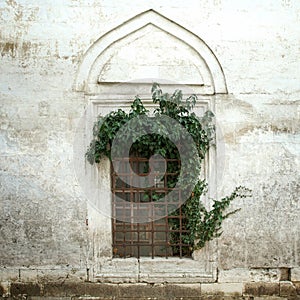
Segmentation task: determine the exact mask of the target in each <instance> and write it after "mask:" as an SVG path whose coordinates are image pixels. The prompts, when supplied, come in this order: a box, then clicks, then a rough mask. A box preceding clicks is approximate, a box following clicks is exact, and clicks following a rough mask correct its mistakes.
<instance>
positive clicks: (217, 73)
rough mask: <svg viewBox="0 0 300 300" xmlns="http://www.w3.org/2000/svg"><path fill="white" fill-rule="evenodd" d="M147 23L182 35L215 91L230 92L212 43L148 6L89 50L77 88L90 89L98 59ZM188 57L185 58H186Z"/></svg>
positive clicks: (213, 91)
mask: <svg viewBox="0 0 300 300" xmlns="http://www.w3.org/2000/svg"><path fill="white" fill-rule="evenodd" d="M147 25H153V26H155V27H157V28H159V29H160V30H162V31H164V32H166V33H168V34H170V35H171V36H173V37H175V38H176V39H178V40H179V41H180V42H181V43H184V44H186V45H187V46H188V47H190V48H191V49H192V50H193V51H194V52H196V53H197V54H198V55H199V57H200V58H201V59H202V60H203V62H204V64H205V65H206V69H207V70H206V72H208V74H209V77H210V82H211V85H212V91H211V93H212V94H224V93H227V87H226V81H225V77H224V73H223V70H222V67H221V65H220V63H219V61H218V59H217V58H216V56H215V55H214V53H213V52H212V50H211V49H210V48H209V47H208V45H207V44H206V43H205V42H204V41H203V40H201V39H200V38H199V37H198V36H197V35H195V34H193V33H192V32H190V31H189V30H187V29H185V28H184V27H182V26H180V25H179V24H177V23H175V22H173V21H171V20H170V19H168V18H166V17H164V16H162V15H161V14H159V13H157V12H156V11H154V10H152V9H151V10H147V11H145V12H143V13H141V14H139V15H136V16H135V17H133V18H131V19H129V20H127V21H126V22H124V23H123V24H121V25H119V26H117V27H116V28H114V29H112V30H110V31H109V32H107V33H106V34H104V35H103V36H101V37H100V38H99V39H98V40H97V41H96V42H95V43H94V44H93V45H92V46H91V47H90V48H89V49H88V50H87V52H86V53H85V55H84V58H83V60H82V63H81V64H80V66H79V70H78V74H77V78H76V82H75V89H76V91H82V92H86V91H87V90H88V83H89V82H90V76H91V72H92V70H93V69H95V63H96V61H99V57H101V55H102V54H103V53H104V52H105V51H106V50H107V49H109V48H110V47H112V46H113V45H114V44H115V43H116V42H118V41H120V40H122V39H123V38H125V37H127V36H129V35H131V34H132V33H135V32H137V31H139V30H142V29H143V28H145V27H146V26H147ZM183 59H184V58H183Z"/></svg>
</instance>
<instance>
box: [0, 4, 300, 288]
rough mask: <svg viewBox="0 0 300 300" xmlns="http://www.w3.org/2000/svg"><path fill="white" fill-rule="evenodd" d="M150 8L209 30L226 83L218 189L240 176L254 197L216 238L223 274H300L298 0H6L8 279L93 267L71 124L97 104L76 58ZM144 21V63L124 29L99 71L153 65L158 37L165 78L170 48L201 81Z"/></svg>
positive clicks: (185, 71)
mask: <svg viewBox="0 0 300 300" xmlns="http://www.w3.org/2000/svg"><path fill="white" fill-rule="evenodd" d="M150 9H152V10H154V11H155V12H157V13H158V14H159V15H162V16H163V17H164V18H166V19H169V20H172V21H174V22H176V23H177V24H179V25H180V26H181V27H182V28H184V29H185V30H187V31H189V32H191V33H192V34H195V35H196V36H198V37H200V38H201V39H202V41H204V43H205V44H206V45H207V46H208V47H209V48H210V49H211V50H212V52H213V53H214V54H215V56H216V57H217V59H218V61H219V63H220V65H221V66H222V70H223V73H224V76H225V78H226V85H227V90H228V93H222V94H217V95H213V97H214V101H215V113H216V119H217V123H218V126H219V127H220V129H221V134H220V136H219V139H220V143H221V144H222V145H223V146H222V147H220V148H217V154H218V159H219V160H220V162H221V163H220V164H219V165H218V166H219V169H218V171H217V173H218V174H217V195H218V197H223V196H225V195H228V194H229V193H230V192H231V191H232V190H233V189H234V187H235V186H238V185H245V186H247V187H249V188H251V189H252V191H253V192H252V193H253V196H252V197H251V198H249V199H243V200H237V201H235V202H234V203H233V205H232V208H241V211H239V212H238V213H237V214H235V215H232V216H231V217H230V218H229V219H227V220H226V221H225V223H224V227H223V229H224V233H223V235H222V236H221V237H220V238H219V239H218V241H217V243H216V244H215V245H214V247H215V251H216V252H217V253H216V266H217V268H218V269H219V270H221V271H220V277H219V280H221V281H222V280H223V281H226V280H228V281H229V282H230V281H232V280H237V279H236V278H240V280H242V279H241V278H243V276H245V278H246V279H247V280H248V278H250V277H249V276H252V277H251V278H252V279H253V280H256V279H257V280H260V279H264V278H265V277H266V278H267V277H268V279H267V280H271V279H270V278H272V274H271V273H272V272H271V273H270V270H273V269H274V270H275V271H274V272H275V275H274V276H275V277H276V276H277V275H276V274H277V273H276V272H277V271H276V270H277V268H283V267H286V268H291V272H292V275H291V276H294V277H293V278H294V279H295V280H296V279H297V280H298V281H300V272H299V268H300V238H299V237H300V218H299V211H300V200H299V190H300V188H299V182H300V180H299V179H300V174H299V169H300V163H299V159H300V133H299V130H300V122H299V119H300V106H299V103H300V60H299V57H300V44H299V41H300V3H299V2H298V1H292V0H277V1H271V0H266V1H258V0H257V1H230V0H214V1H199V0H191V1H179V0H177V1H169V0H167V1H163V2H162V1H155V0H151V1H132V0H131V1H127V0H122V1H111V0H101V1H93V0H87V1H84V0H64V1H42V0H39V1H32V0H7V1H2V2H1V3H0V24H1V25H0V26H1V31H0V52H1V58H0V59H1V64H0V93H1V94H0V113H1V119H0V126H1V127H0V156H1V160H0V200H1V202H0V241H1V247H0V267H1V272H0V281H3V282H6V281H8V280H17V279H18V278H19V279H20V278H21V279H23V278H24V280H25V279H26V280H30V278H36V276H43V274H45V273H47V274H50V275H51V274H52V275H53V276H55V274H58V273H59V272H65V274H69V276H70V277H72V276H74V278H77V279H78V278H82V279H86V278H87V276H88V279H90V276H91V277H92V276H93V272H92V271H91V268H93V266H94V263H95V261H96V262H97V260H99V259H101V257H100V258H99V257H97V253H98V254H99V253H100V252H98V251H97V250H95V249H94V246H93V245H94V242H95V241H94V239H95V238H97V237H95V236H94V235H93V234H91V232H90V231H89V222H88V221H87V220H88V219H89V210H88V205H87V199H86V198H87V197H86V195H85V193H84V192H83V190H82V187H81V186H80V184H79V183H78V180H77V178H76V174H75V170H74V169H75V168H74V155H73V148H74V144H76V145H77V144H78V143H81V141H78V140H76V138H74V137H76V134H75V133H76V128H78V124H79V123H80V120H81V118H82V117H83V116H84V114H85V109H86V108H87V107H88V104H89V97H86V95H85V89H84V88H82V89H80V88H79V89H78V88H76V82H77V81H76V80H78V77H77V76H78V72H79V71H78V70H79V69H80V65H81V63H82V61H83V60H84V57H85V53H87V51H88V49H89V48H90V47H92V45H94V44H95V43H96V41H97V40H98V39H99V38H100V37H101V36H102V35H104V34H105V33H107V32H109V31H110V30H112V29H114V28H116V27H117V28H118V26H119V25H121V24H124V23H126V22H127V20H129V19H131V18H133V17H135V16H137V15H140V14H142V13H143V12H145V11H148V10H150ZM137 20H138V18H137ZM148 29H149V28H148ZM145 30H146V31H145V34H146V33H147V28H146V29H145ZM149 30H150V31H151V30H152V31H151V32H152V33H153V36H152V37H153V40H152V39H151V38H150V37H149V36H148V38H147V35H143V34H142V35H140V36H138V37H137V39H138V40H137V44H136V45H137V46H136V48H135V47H133V46H132V45H131V46H130V44H129V46H128V47H129V49H130V51H131V52H130V53H132V51H134V48H135V49H136V51H137V53H135V55H136V58H137V60H136V61H137V65H138V66H139V67H138V68H136V69H133V71H134V72H136V73H134V72H133V71H132V72H131V73H130V74H127V73H126V68H129V67H132V64H134V61H133V60H132V59H130V58H128V53H127V52H126V51H124V48H122V47H123V44H122V41H121V42H120V43H119V44H116V45H117V46H116V48H113V51H111V50H107V51H108V52H107V53H108V54H106V55H107V56H108V57H110V60H109V62H110V64H108V65H106V69H104V71H105V72H104V71H103V73H101V74H100V75H101V76H102V77H101V78H102V79H103V80H104V79H107V80H108V81H109V80H110V78H111V77H114V76H115V75H118V76H119V78H118V80H124V81H125V80H126V79H128V78H126V77H128V76H129V75H132V74H134V76H133V77H135V78H137V77H138V76H141V73H142V74H146V75H147V74H148V75H149V76H150V75H151V76H154V75H155V74H157V73H155V72H157V70H156V69H153V68H151V65H149V64H150V61H151V58H149V56H147V58H148V59H149V62H148V65H144V66H143V61H144V60H143V55H144V56H145V53H147V51H146V50H147V43H151V42H152V43H153V44H151V49H152V53H154V54H157V55H158V56H159V55H162V56H163V55H164V53H165V55H166V57H165V58H164V57H162V58H161V57H160V61H163V62H164V66H163V68H162V72H163V74H164V75H163V76H164V77H165V79H170V78H166V77H168V74H169V73H168V55H169V54H170V53H171V54H172V55H171V56H172V58H173V60H170V64H172V63H173V66H175V67H174V68H175V69H176V67H178V68H177V69H178V70H179V71H178V73H177V74H175V75H174V73H172V74H169V75H170V76H172V78H171V79H172V80H180V78H181V77H182V76H184V77H185V78H187V79H188V80H194V79H195V77H193V74H196V79H197V80H199V82H200V81H201V78H202V77H203V76H204V75H203V74H201V72H198V73H197V65H196V66H195V62H197V61H198V60H199V58H198V57H197V54H196V52H195V51H194V50H192V49H191V48H190V47H188V46H187V45H186V44H185V43H179V42H178V41H177V40H176V37H174V36H170V35H168V33H166V32H164V33H161V32H160V31H159V30H157V28H155V26H154V27H153V28H152V27H151V28H150V29H149ZM166 36H167V37H166ZM167 38H169V39H170V43H168V44H167V45H165V44H164V41H165V40H166V39H167ZM133 40H134V36H133ZM112 42H114V41H111V43H112ZM118 45H119V46H118ZM118 47H119V48H118ZM165 48H166V49H167V50H166V52H164V51H163V49H165ZM90 49H91V48H90ZM148 50H149V49H148ZM109 51H111V52H109ZM143 51H145V53H144V52H143ZM154 51H156V52H154ZM114 54H115V55H114ZM181 54H184V57H188V60H183V59H181ZM158 56H155V57H154V58H153V60H155V59H157V57H158ZM118 68H119V69H118ZM143 72H144V73H143ZM153 74H154V75H153ZM204 74H205V73H204ZM201 76H202V77H201ZM124 77H125V79H122V78H124ZM114 78H115V77H114ZM198 78H199V79H198ZM205 78H206V77H205V76H204V81H205ZM130 79H134V78H130ZM202 79H203V78H202ZM89 92H90V91H89ZM75 163H76V159H75ZM83 172H84V170H83ZM99 231H100V232H101V228H100V229H99V230H98V232H99ZM98 238H99V237H98ZM104 238H105V237H104ZM101 239H103V237H101ZM98 242H99V241H98ZM106 250H107V249H106ZM100 254H101V253H100ZM256 268H258V269H259V270H260V271H257V273H255V271H253V270H256ZM250 269H251V270H252V271H251V272H250V271H249V270H250ZM263 269H264V270H268V271H266V272H267V273H266V274H267V275H266V274H265V273H263V271H261V270H263ZM62 270H64V271H62ZM238 272H240V273H238ZM249 272H250V273H251V274H250V273H249ZM249 274H250V275H249ZM270 274H271V275H270ZM50 275H49V276H50ZM52 275H51V276H52ZM235 276H236V277H235ZM264 276H265V277H264ZM274 276H273V277H274ZM276 278H277V277H276Z"/></svg>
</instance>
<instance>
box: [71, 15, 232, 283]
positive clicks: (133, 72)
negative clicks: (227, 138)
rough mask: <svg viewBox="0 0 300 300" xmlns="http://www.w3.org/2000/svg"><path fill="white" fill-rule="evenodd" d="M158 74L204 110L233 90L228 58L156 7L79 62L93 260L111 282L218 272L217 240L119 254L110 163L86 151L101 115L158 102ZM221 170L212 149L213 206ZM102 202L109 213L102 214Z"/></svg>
mask: <svg viewBox="0 0 300 300" xmlns="http://www.w3.org/2000/svg"><path fill="white" fill-rule="evenodd" d="M154 81H156V82H159V83H160V84H161V85H162V86H163V90H164V91H169V90H170V91H174V89H175V88H176V89H178V88H179V89H182V90H183V92H184V93H185V92H186V93H188V94H190V93H191V92H192V93H196V94H197V95H198V102H197V106H196V113H198V114H201V113H202V112H203V111H205V110H207V109H211V110H214V101H215V96H217V95H218V94H226V93H227V88H226V82H225V77H224V74H223V71H222V68H221V65H220V64H219V62H218V60H217V58H216V57H215V55H214V54H213V52H212V51H211V49H210V48H209V47H208V46H207V44H206V43H205V42H204V41H203V40H201V39H200V38H199V37H198V36H196V35H195V34H193V33H192V32H190V31H189V30H187V29H185V28H184V27H182V26H180V25H178V24H177V23H175V22H173V21H172V20H170V19H168V18H166V17H164V16H162V15H161V14H159V13H157V12H156V11H154V10H148V11H145V12H143V13H141V14H139V15H137V16H135V17H133V18H131V19H129V20H128V21H126V22H124V23H123V24H121V25H119V26H117V27H116V28H114V29H112V30H110V31H109V32H107V33H106V34H104V35H103V36H101V37H100V38H99V39H98V40H96V41H95V42H94V43H93V44H92V45H91V46H90V48H89V49H88V50H87V52H86V53H85V55H84V57H83V60H82V63H81V64H80V66H79V70H78V74H77V77H76V81H75V90H76V91H78V92H82V93H84V95H85V97H86V99H87V101H88V106H87V110H86V112H85V114H84V117H83V120H82V121H83V122H82V128H81V129H80V133H79V134H78V137H77V140H83V141H84V143H83V144H82V145H81V146H80V147H78V148H80V149H78V150H76V151H77V153H76V151H75V154H76V155H77V156H76V157H77V158H78V160H77V161H76V169H77V170H76V172H77V174H80V175H79V176H78V178H79V181H81V182H80V185H81V186H82V187H83V189H84V191H85V194H86V197H87V198H89V199H90V200H91V201H89V205H90V208H89V209H88V219H89V230H90V234H91V236H92V237H91V246H90V247H91V249H93V253H94V258H93V259H92V260H91V261H90V262H89V264H90V269H91V270H93V274H94V275H93V276H94V279H95V280H97V281H105V282H123V281H124V282H126V281H128V280H130V281H134V282H136V281H142V282H159V281H160V280H161V281H162V282H163V281H164V280H165V278H166V277H167V278H168V280H169V281H170V282H204V281H205V282H213V281H215V280H216V274H217V273H216V261H217V247H216V243H215V242H214V241H213V242H211V243H208V245H207V246H206V247H205V249H202V250H201V251H198V252H197V253H196V252H195V255H194V259H193V260H186V259H181V260H178V259H176V258H174V259H168V260H161V259H154V260H152V261H151V262H149V261H148V260H147V259H146V260H143V259H139V260H136V259H132V258H131V259H126V260H124V259H121V260H118V259H113V258H112V251H111V223H110V207H111V191H110V166H109V162H108V161H106V162H105V161H104V162H103V163H100V165H99V166H98V167H95V166H90V165H89V164H88V163H87V162H86V161H85V160H84V153H85V151H86V149H87V147H88V145H89V142H90V140H91V138H92V136H91V133H92V127H93V123H94V121H95V119H96V117H97V116H98V115H99V114H102V115H105V114H107V113H108V112H110V111H111V110H115V109H117V108H119V107H122V108H123V109H125V110H126V109H129V108H130V104H131V100H132V99H133V98H132V97H134V96H135V95H137V94H139V95H140V96H141V98H142V99H143V100H145V101H144V103H146V104H148V105H149V106H151V99H150V98H151V97H150V88H151V85H152V83H153V82H154ZM130 99H131V100H130ZM216 169H217V166H216V152H215V149H212V150H211V151H210V152H209V154H208V157H207V159H206V162H205V166H204V174H203V175H204V176H205V177H206V178H207V179H208V185H209V186H210V187H212V189H210V190H209V193H208V195H207V199H206V200H205V201H207V205H210V204H211V203H210V200H209V198H211V197H212V198H214V197H215V187H216ZM99 207H100V210H101V212H105V213H104V214H101V213H99ZM162 264H164V266H165V268H164V270H162V268H161V265H162Z"/></svg>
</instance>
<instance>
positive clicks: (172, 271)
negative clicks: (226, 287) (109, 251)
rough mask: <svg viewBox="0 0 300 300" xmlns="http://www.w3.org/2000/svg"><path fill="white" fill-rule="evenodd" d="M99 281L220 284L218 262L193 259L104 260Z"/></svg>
mask: <svg viewBox="0 0 300 300" xmlns="http://www.w3.org/2000/svg"><path fill="white" fill-rule="evenodd" d="M95 280H96V281H99V282H113V283H124V282H147V283H165V282H170V283H198V282H199V283H200V282H214V281H216V267H215V264H214V263H203V262H202V261H196V260H193V259H189V258H183V259H180V258H175V257H172V258H168V259H166V258H154V259H152V258H148V257H142V258H140V259H137V258H126V259H119V258H114V259H111V258H110V259H107V260H106V261H103V262H102V264H101V267H100V270H99V272H98V273H97V275H96V276H95Z"/></svg>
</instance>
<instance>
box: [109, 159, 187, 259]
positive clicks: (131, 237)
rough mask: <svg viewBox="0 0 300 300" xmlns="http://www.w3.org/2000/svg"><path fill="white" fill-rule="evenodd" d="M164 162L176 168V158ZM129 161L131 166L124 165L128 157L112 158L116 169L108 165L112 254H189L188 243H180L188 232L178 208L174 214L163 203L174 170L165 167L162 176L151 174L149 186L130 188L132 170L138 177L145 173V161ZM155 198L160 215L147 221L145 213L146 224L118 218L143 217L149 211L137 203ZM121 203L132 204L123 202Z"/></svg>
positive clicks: (137, 255)
mask: <svg viewBox="0 0 300 300" xmlns="http://www.w3.org/2000/svg"><path fill="white" fill-rule="evenodd" d="M157 161H158V160H157ZM164 161H165V163H166V164H167V165H168V164H173V165H174V164H177V165H178V166H179V167H180V161H179V160H175V159H166V160H164ZM129 162H130V166H131V168H129V166H128V159H124V158H120V159H116V160H114V164H113V165H115V166H116V165H117V166H118V172H116V171H115V170H114V169H113V167H112V194H113V198H112V212H113V218H112V232H113V257H122V258H127V257H137V258H140V257H142V256H148V257H152V258H154V257H166V258H168V257H171V256H172V257H174V256H175V257H180V258H182V257H190V256H191V250H190V245H189V244H187V243H184V236H186V235H188V234H189V231H188V230H187V228H186V219H185V217H184V216H183V215H182V212H181V208H178V210H177V212H178V213H177V214H176V215H174V214H169V215H168V213H167V205H170V199H168V196H167V195H168V193H169V191H170V190H171V189H172V187H170V185H169V184H168V182H174V180H176V176H178V173H176V172H170V171H168V168H167V171H166V172H165V173H164V175H163V176H156V175H154V176H153V178H150V180H151V181H152V183H153V184H152V185H151V187H149V188H139V187H134V184H133V182H132V180H133V179H132V178H133V176H132V175H133V172H134V173H136V174H137V175H139V176H145V175H146V174H148V171H147V170H148V169H147V168H148V167H147V166H149V164H148V163H149V161H148V159H146V158H140V157H132V158H129ZM154 163H155V162H154ZM158 175H159V174H158ZM124 176H126V177H127V178H128V180H125V181H126V182H127V183H125V182H124V181H123V180H121V178H120V177H122V178H124ZM158 178H159V179H158ZM148 179H149V178H148ZM128 182H130V184H128ZM176 195H178V199H177V201H178V200H179V201H180V197H181V192H180V190H178V191H177V193H176ZM158 198H160V201H159V204H157V206H159V209H160V210H163V209H165V214H164V216H163V217H162V218H160V219H159V220H152V221H151V215H148V216H147V217H148V220H150V221H149V222H147V223H133V222H123V221H120V220H125V219H126V218H129V219H130V216H136V215H139V216H146V215H147V214H149V213H150V212H149V210H148V211H146V210H145V209H143V208H142V205H139V204H140V203H143V202H149V201H151V202H155V201H157V200H158ZM118 199H122V201H119V200H118ZM162 199H163V200H162ZM124 200H125V201H126V202H124ZM124 203H126V204H128V203H130V204H133V203H134V204H135V205H124ZM171 204H172V203H171ZM175 204H176V203H174V205H175ZM155 205H156V204H154V206H155Z"/></svg>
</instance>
